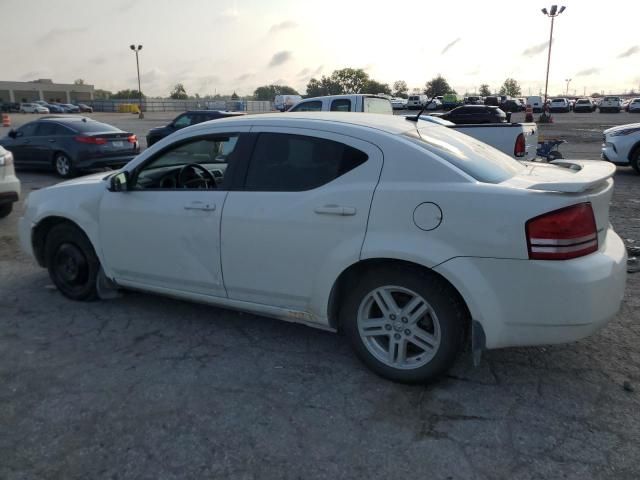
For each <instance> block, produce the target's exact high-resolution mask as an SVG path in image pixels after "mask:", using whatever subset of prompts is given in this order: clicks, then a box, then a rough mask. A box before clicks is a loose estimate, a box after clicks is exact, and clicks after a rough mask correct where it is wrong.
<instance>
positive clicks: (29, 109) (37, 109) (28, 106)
mask: <svg viewBox="0 0 640 480" xmlns="http://www.w3.org/2000/svg"><path fill="white" fill-rule="evenodd" d="M20 113H49V109H48V108H47V107H43V106H42V105H40V104H38V103H21V104H20Z"/></svg>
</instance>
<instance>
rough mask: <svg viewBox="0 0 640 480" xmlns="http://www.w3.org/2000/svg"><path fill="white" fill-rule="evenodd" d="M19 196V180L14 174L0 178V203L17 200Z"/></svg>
mask: <svg viewBox="0 0 640 480" xmlns="http://www.w3.org/2000/svg"><path fill="white" fill-rule="evenodd" d="M19 197H20V180H18V177H16V176H15V175H7V176H6V177H4V178H3V179H2V180H0V204H5V203H13V202H17V201H18V198H19Z"/></svg>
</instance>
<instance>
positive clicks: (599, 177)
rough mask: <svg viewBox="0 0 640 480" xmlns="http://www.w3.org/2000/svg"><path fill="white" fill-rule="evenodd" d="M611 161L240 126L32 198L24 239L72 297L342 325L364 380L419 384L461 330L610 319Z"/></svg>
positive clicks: (526, 336)
mask: <svg viewBox="0 0 640 480" xmlns="http://www.w3.org/2000/svg"><path fill="white" fill-rule="evenodd" d="M614 169H615V167H614V166H613V165H611V164H609V163H606V162H599V161H595V162H589V161H575V162H571V163H567V166H566V167H563V166H557V165H549V164H526V163H525V164H523V163H520V162H518V161H516V160H514V159H512V158H510V157H508V156H506V155H504V154H502V153H500V152H499V151H497V150H495V149H493V148H492V147H489V146H488V145H486V144H483V143H480V142H478V141H476V140H474V139H473V138H470V137H468V136H467V135H464V134H460V133H458V132H455V131H453V130H451V129H449V128H446V127H442V126H439V125H435V124H429V123H427V122H418V124H416V122H411V121H409V120H406V119H404V118H402V117H398V116H395V117H394V116H391V115H376V114H366V113H334V112H321V113H316V112H314V113H290V114H288V115H285V116H283V115H279V114H265V115H247V116H245V117H239V118H233V119H221V120H216V121H214V122H205V123H202V124H199V125H195V126H192V127H188V128H185V129H183V130H180V131H179V132H176V133H175V134H174V135H171V136H170V137H167V138H165V139H163V140H161V141H160V142H158V143H157V144H154V145H153V147H151V148H149V149H147V150H146V151H145V152H143V153H142V154H140V155H139V156H138V157H136V158H135V159H134V160H132V161H131V162H130V163H129V164H127V165H126V166H125V167H124V168H123V169H122V170H120V171H117V172H114V173H109V174H105V173H99V174H96V175H91V176H87V177H84V178H79V179H76V180H72V181H69V182H65V183H61V184H58V185H55V186H53V187H49V188H46V189H43V190H38V191H34V192H32V193H31V194H30V196H29V198H28V200H27V205H26V211H25V215H24V217H23V219H22V220H21V224H20V237H21V243H22V246H23V248H24V250H25V251H26V252H28V253H30V254H32V255H33V256H34V257H35V258H36V260H37V261H38V263H39V264H40V265H42V266H43V267H46V268H48V270H49V274H50V276H51V279H52V281H53V282H54V284H55V285H56V286H57V288H58V289H59V290H60V292H61V293H62V294H63V295H65V296H67V297H69V298H71V299H75V300H86V299H92V298H95V297H96V296H100V295H101V294H102V293H104V292H107V293H108V292H109V290H108V289H115V288H131V289H138V290H145V291H149V292H155V293H159V294H164V295H169V296H172V297H178V298H183V299H189V300H193V301H198V302H205V303H209V304H212V305H218V306H222V307H228V308H234V309H238V310H243V311H248V312H253V313H257V314H261V315H266V316H271V317H276V318H280V319H283V320H288V321H293V322H300V323H304V324H307V325H311V326H315V327H319V328H324V329H328V330H334V331H335V330H340V331H343V332H344V333H345V334H346V336H347V337H348V339H349V341H350V343H351V345H352V346H353V349H354V350H355V352H356V353H357V355H358V356H359V357H360V358H361V359H362V360H363V361H364V362H365V363H366V364H367V365H368V366H369V367H370V368H371V369H372V370H373V371H375V372H377V373H378V374H380V375H382V376H384V377H386V378H389V379H392V380H395V381H401V382H425V381H429V380H431V379H433V378H434V377H436V376H438V375H439V374H441V373H443V372H444V371H446V370H447V369H448V368H449V367H450V365H451V364H452V362H453V361H454V359H455V358H456V356H457V355H458V353H459V352H460V350H461V349H462V347H463V343H464V341H465V339H469V341H470V342H471V345H472V348H473V350H474V352H480V351H481V350H482V349H485V348H490V349H492V348H500V347H507V346H516V345H539V344H548V343H560V342H568V341H573V340H576V339H579V338H582V337H585V336H587V335H589V334H591V333H593V332H595V331H596V330H598V329H599V328H601V327H602V326H603V325H605V324H606V323H607V322H608V321H609V320H610V319H611V318H612V317H614V316H615V315H616V313H617V311H618V309H619V307H620V303H621V301H622V297H623V292H624V288H625V279H626V250H625V247H624V245H623V243H622V241H621V240H620V238H619V237H618V235H616V233H615V232H614V231H613V229H612V228H611V226H610V224H609V204H610V200H611V196H612V191H613V180H612V179H611V176H612V174H613V172H614ZM176 321H179V319H176ZM239 321H240V320H239Z"/></svg>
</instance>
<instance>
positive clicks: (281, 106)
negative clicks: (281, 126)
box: [273, 95, 302, 112]
mask: <svg viewBox="0 0 640 480" xmlns="http://www.w3.org/2000/svg"><path fill="white" fill-rule="evenodd" d="M300 100H302V97H301V96H300V95H276V97H275V98H274V100H273V106H274V108H275V109H276V110H280V111H281V112H284V111H285V110H288V109H290V108H291V107H293V106H294V105H295V104H296V103H298V102H299V101H300Z"/></svg>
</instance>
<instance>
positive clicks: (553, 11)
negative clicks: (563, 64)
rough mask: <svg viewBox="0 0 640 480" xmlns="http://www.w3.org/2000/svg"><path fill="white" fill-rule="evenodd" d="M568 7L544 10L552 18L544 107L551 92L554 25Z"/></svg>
mask: <svg viewBox="0 0 640 480" xmlns="http://www.w3.org/2000/svg"><path fill="white" fill-rule="evenodd" d="M566 8H567V7H565V6H561V7H560V10H558V6H557V5H551V9H550V11H547V9H546V8H543V9H542V13H543V15H546V16H547V17H549V18H551V31H550V33H549V53H548V54H547V79H546V80H545V82H544V105H545V106H546V105H547V94H548V92H549V66H550V65H551V43H552V42H553V23H554V20H555V19H556V17H557V16H558V15H560V14H561V13H562V12H564V11H565V9H566Z"/></svg>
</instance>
